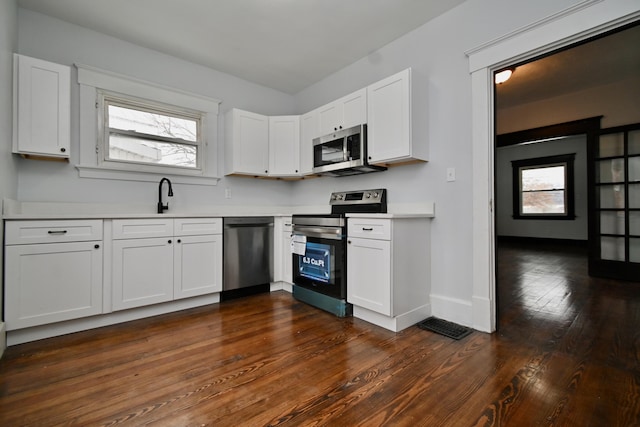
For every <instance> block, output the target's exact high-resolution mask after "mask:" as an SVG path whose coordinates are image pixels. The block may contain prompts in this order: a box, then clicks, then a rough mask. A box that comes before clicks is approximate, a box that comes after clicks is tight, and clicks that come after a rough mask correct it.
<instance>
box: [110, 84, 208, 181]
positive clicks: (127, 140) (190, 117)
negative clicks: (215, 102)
mask: <svg viewBox="0 0 640 427" xmlns="http://www.w3.org/2000/svg"><path fill="white" fill-rule="evenodd" d="M100 100H101V105H102V114H103V115H104V119H103V120H104V121H103V123H104V126H103V129H102V147H101V148H102V149H101V150H99V152H101V153H102V155H101V159H100V160H101V161H103V162H119V163H122V164H135V167H140V165H148V166H155V167H158V166H162V167H165V168H178V169H183V170H192V171H199V170H201V163H202V141H201V140H202V138H201V134H202V132H201V127H202V113H198V112H192V111H187V110H185V109H180V108H177V107H172V106H170V105H164V104H159V103H154V102H150V101H143V100H138V99H133V98H129V97H124V96H122V95H115V94H110V93H105V92H101V93H100Z"/></svg>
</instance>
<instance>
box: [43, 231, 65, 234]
mask: <svg viewBox="0 0 640 427" xmlns="http://www.w3.org/2000/svg"><path fill="white" fill-rule="evenodd" d="M47 233H49V234H67V230H49V231H47Z"/></svg>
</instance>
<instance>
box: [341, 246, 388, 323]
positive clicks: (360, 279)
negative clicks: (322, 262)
mask: <svg viewBox="0 0 640 427" xmlns="http://www.w3.org/2000/svg"><path fill="white" fill-rule="evenodd" d="M347 252H348V254H347V259H348V262H349V265H348V267H347V283H348V287H347V299H348V301H349V302H350V303H351V304H354V305H357V306H359V307H364V308H367V309H369V310H373V311H375V312H377V313H381V314H384V315H387V316H390V315H391V286H390V285H391V242H390V241H388V240H374V239H360V238H355V237H354V238H351V237H350V238H349V240H348V246H347Z"/></svg>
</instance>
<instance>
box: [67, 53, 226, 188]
mask: <svg viewBox="0 0 640 427" xmlns="http://www.w3.org/2000/svg"><path fill="white" fill-rule="evenodd" d="M76 67H77V68H78V83H79V85H80V104H79V105H80V147H79V148H80V149H79V151H78V152H77V153H74V156H77V157H76V158H77V159H78V163H77V164H76V168H77V169H78V173H79V176H80V177H81V178H97V179H115V180H125V181H142V182H158V180H159V179H160V177H162V176H169V177H171V181H172V182H173V183H180V184H189V185H217V183H218V180H219V177H218V158H217V152H218V112H219V108H220V103H221V101H220V100H218V99H215V98H211V97H209V96H206V95H202V94H196V93H193V92H187V91H184V90H181V89H177V88H172V87H168V86H163V85H161V84H158V83H153V82H147V81H144V80H140V79H137V78H133V77H129V76H125V75H122V74H117V73H113V72H111V71H105V70H100V69H97V68H93V67H89V66H86V65H81V64H76ZM123 94H126V95H123Z"/></svg>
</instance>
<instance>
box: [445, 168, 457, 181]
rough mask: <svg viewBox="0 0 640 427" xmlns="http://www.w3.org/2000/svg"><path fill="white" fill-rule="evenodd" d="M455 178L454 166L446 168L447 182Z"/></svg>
mask: <svg viewBox="0 0 640 427" xmlns="http://www.w3.org/2000/svg"><path fill="white" fill-rule="evenodd" d="M455 180H456V168H447V182H453V181H455Z"/></svg>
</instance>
